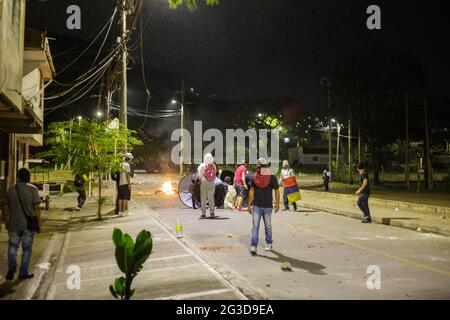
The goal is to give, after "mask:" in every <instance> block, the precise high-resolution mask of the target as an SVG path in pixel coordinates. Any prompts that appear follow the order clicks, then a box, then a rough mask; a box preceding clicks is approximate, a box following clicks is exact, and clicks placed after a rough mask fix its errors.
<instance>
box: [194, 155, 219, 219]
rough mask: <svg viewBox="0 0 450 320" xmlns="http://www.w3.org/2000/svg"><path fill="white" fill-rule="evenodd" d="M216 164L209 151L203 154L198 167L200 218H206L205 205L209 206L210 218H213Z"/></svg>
mask: <svg viewBox="0 0 450 320" xmlns="http://www.w3.org/2000/svg"><path fill="white" fill-rule="evenodd" d="M216 172H217V169H216V165H215V164H214V158H213V156H212V154H211V153H207V154H206V155H205V158H204V161H203V163H202V164H201V165H199V167H198V178H199V179H200V202H201V205H202V215H201V218H202V219H204V218H206V205H208V206H209V213H210V217H211V218H215V214H214V210H215V203H214V190H215V183H214V181H215V180H216Z"/></svg>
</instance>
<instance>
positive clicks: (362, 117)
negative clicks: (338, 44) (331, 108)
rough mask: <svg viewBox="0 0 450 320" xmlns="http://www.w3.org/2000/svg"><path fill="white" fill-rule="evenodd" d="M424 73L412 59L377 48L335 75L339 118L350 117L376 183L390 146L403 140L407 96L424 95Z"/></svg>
mask: <svg viewBox="0 0 450 320" xmlns="http://www.w3.org/2000/svg"><path fill="white" fill-rule="evenodd" d="M424 78H425V77H424V73H423V70H422V68H421V66H420V64H419V63H418V62H417V61H416V60H415V59H414V58H413V57H412V56H410V55H408V54H403V53H397V52H393V51H390V50H388V49H385V48H381V47H374V48H372V49H370V50H368V51H366V52H364V53H362V54H360V55H359V56H357V57H355V58H354V59H353V60H352V61H351V62H349V63H347V64H345V65H343V66H341V67H339V68H338V69H337V70H336V71H335V72H334V74H333V76H332V80H331V90H332V94H333V100H334V104H335V108H336V110H335V111H336V112H337V113H338V115H339V114H340V115H341V118H347V117H351V119H352V122H353V124H354V125H356V126H357V127H358V128H359V129H360V130H361V135H362V137H363V138H364V139H365V140H366V141H367V143H368V145H369V147H370V152H371V155H372V159H371V160H372V161H371V162H372V166H373V171H374V183H375V184H379V183H380V171H381V168H382V166H383V165H384V164H385V162H386V160H387V156H388V155H389V152H390V150H391V149H390V145H391V144H392V143H394V142H395V141H396V140H398V139H399V137H403V136H404V128H405V127H404V123H405V120H404V115H405V95H406V93H409V94H416V95H421V94H423V88H424Z"/></svg>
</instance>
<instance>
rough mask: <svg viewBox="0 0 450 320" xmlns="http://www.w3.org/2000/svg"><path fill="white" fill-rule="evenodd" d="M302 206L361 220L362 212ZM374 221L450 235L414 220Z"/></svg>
mask: <svg viewBox="0 0 450 320" xmlns="http://www.w3.org/2000/svg"><path fill="white" fill-rule="evenodd" d="M301 206H302V207H304V208H307V209H313V210H320V211H324V212H327V213H331V214H334V215H339V216H344V217H348V218H353V219H358V220H361V214H359V213H356V212H349V211H342V210H336V209H331V208H328V207H322V206H319V205H311V204H301ZM372 221H373V222H375V223H377V224H383V225H387V226H393V227H399V228H403V229H408V230H413V231H416V232H421V233H434V234H439V235H443V236H450V231H448V230H443V229H441V228H439V227H435V226H423V225H421V224H418V223H414V222H405V221H399V220H395V219H390V218H380V217H372Z"/></svg>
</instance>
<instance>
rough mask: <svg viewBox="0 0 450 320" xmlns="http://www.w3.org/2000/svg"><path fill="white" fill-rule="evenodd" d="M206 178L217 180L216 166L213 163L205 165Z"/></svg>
mask: <svg viewBox="0 0 450 320" xmlns="http://www.w3.org/2000/svg"><path fill="white" fill-rule="evenodd" d="M204 175H205V178H206V180H207V181H210V182H211V181H214V180H216V166H215V165H213V164H208V165H207V166H206V167H205V173H204Z"/></svg>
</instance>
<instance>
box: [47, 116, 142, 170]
mask: <svg viewBox="0 0 450 320" xmlns="http://www.w3.org/2000/svg"><path fill="white" fill-rule="evenodd" d="M46 144H47V145H50V147H51V149H50V150H49V151H46V152H43V153H41V154H40V156H41V157H43V158H45V159H51V160H52V161H54V162H57V163H66V162H68V161H69V160H72V162H73V166H72V171H73V173H74V174H76V173H87V172H97V173H99V174H102V173H106V172H108V171H109V170H118V169H119V168H120V163H121V160H120V157H118V156H117V155H116V153H120V152H121V151H122V150H124V149H125V146H127V147H128V149H132V148H133V147H134V146H136V145H141V144H142V142H141V141H140V140H139V139H137V138H136V137H135V132H134V131H132V130H128V129H125V128H123V127H121V128H120V129H119V130H116V129H109V128H108V123H107V122H97V121H87V120H82V121H80V122H71V121H62V122H53V123H51V124H50V125H49V127H48V130H47V132H46Z"/></svg>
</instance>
